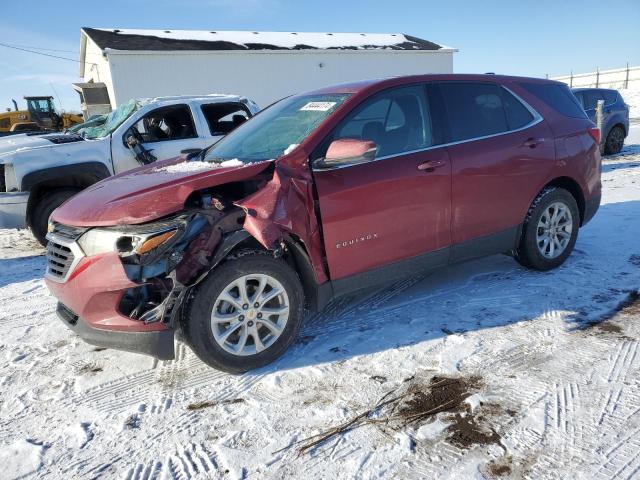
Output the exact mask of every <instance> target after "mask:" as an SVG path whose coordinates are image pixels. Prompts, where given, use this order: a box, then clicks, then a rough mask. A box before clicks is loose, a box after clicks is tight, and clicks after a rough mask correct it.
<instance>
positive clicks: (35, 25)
mask: <svg viewBox="0 0 640 480" xmlns="http://www.w3.org/2000/svg"><path fill="white" fill-rule="evenodd" d="M83 26H87V27H113V28H159V29H163V30H170V29H195V30H198V29H203V30H252V31H254V30H261V31H270V30H276V31H319V32H332V31H333V32H371V33H406V34H410V35H414V36H417V37H422V38H425V39H427V40H432V41H434V42H436V43H440V44H444V45H448V46H452V47H456V48H458V49H459V50H460V51H459V53H457V54H455V56H454V71H455V72H458V73H463V72H488V71H491V72H496V73H505V74H515V75H530V76H544V75H545V74H549V75H552V76H553V75H562V74H568V73H569V71H570V70H573V71H574V73H576V72H587V71H593V70H595V68H596V67H600V69H608V68H618V67H623V66H624V65H625V64H626V62H629V63H630V64H631V65H640V0H617V1H616V2H603V1H601V0H599V1H595V0H580V1H561V0H555V1H551V0H537V1H525V0H521V1H515V0H510V1H506V0H500V1H498V0H495V1H491V0H484V1H480V0H478V1H476V0H467V1H462V0H442V1H439V2H433V1H427V0H406V1H403V0H395V1H376V0H339V1H338V0H321V1H307V0H304V1H303V0H244V1H243V0H182V1H172V0H152V1H148V0H138V1H133V0H130V1H123V0H109V1H102V2H87V1H86V0H82V1H78V0H62V1H58V2H53V1H50V0H28V1H21V2H20V1H13V0H0V32H2V38H0V42H1V43H5V44H10V45H13V46H18V47H26V48H27V49H32V48H33V47H35V49H37V50H38V51H40V52H42V53H47V54H50V55H56V56H61V57H67V58H70V59H72V60H71V61H70V60H63V59H55V58H50V57H45V56H41V55H36V54H33V53H27V52H22V51H19V50H14V49H10V48H7V47H3V46H0V72H2V73H0V107H1V108H3V109H4V108H6V107H9V106H10V105H11V99H12V98H15V99H16V100H18V102H19V104H20V106H21V107H24V101H23V100H22V97H23V96H24V95H49V94H51V95H54V96H55V97H56V98H57V99H58V100H59V102H60V104H61V105H62V107H63V108H64V109H66V110H73V109H76V110H77V109H79V99H78V96H77V94H76V93H75V91H74V90H73V89H72V87H71V83H72V82H74V81H78V80H80V79H79V78H78V71H79V68H78V63H77V61H73V60H77V59H78V57H79V53H78V51H79V44H80V28H81V27H83ZM283 74H286V72H283ZM141 81H144V77H142V78H141ZM240 93H241V92H240Z"/></svg>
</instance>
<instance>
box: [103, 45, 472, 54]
mask: <svg viewBox="0 0 640 480" xmlns="http://www.w3.org/2000/svg"><path fill="white" fill-rule="evenodd" d="M102 51H103V52H104V53H105V54H107V55H164V54H171V55H179V54H184V55H193V54H205V53H209V54H210V53H216V54H236V53H242V54H265V53H268V54H277V55H281V54H285V53H294V54H310V53H318V52H322V53H334V54H337V53H389V52H392V53H411V54H416V53H455V52H458V51H459V50H458V49H457V48H452V47H443V48H439V49H438V50H418V49H416V50H399V49H393V48H367V49H350V48H326V49H322V48H309V49H280V50H267V49H264V50H195V49H194V50H116V49H113V48H109V47H107V48H103V49H102Z"/></svg>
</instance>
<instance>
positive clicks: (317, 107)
mask: <svg viewBox="0 0 640 480" xmlns="http://www.w3.org/2000/svg"><path fill="white" fill-rule="evenodd" d="M335 104H336V102H309V103H307V104H306V105H304V106H303V107H302V108H301V109H300V111H301V112H302V111H305V110H312V111H314V112H328V111H329V110H331V108H332V107H333V106H334V105H335Z"/></svg>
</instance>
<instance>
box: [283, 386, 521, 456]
mask: <svg viewBox="0 0 640 480" xmlns="http://www.w3.org/2000/svg"><path fill="white" fill-rule="evenodd" d="M403 383H405V385H403V387H401V388H399V389H395V390H391V391H389V392H387V394H385V395H384V396H383V397H382V398H381V399H380V400H379V401H378V403H377V404H376V405H375V406H374V407H373V408H371V409H369V410H366V411H365V412H362V413H360V414H359V415H356V416H355V417H353V418H351V419H350V420H348V421H346V422H344V423H342V424H340V425H337V426H335V427H331V428H329V429H327V430H325V431H323V432H321V433H319V434H317V435H313V436H311V437H308V438H305V439H303V440H300V441H298V442H296V443H294V444H292V445H289V446H287V447H285V448H283V449H282V450H287V449H289V448H292V447H297V450H298V454H299V455H302V454H305V453H307V452H309V451H311V450H312V449H314V448H316V447H319V446H321V445H322V444H324V443H325V442H327V441H329V440H331V439H333V438H335V437H336V436H339V435H343V434H345V433H347V432H349V431H351V430H355V429H357V428H360V427H363V426H365V425H373V426H376V427H378V428H380V429H382V430H383V431H388V430H391V431H395V432H398V431H403V430H405V429H407V428H409V429H411V428H416V427H420V426H421V425H424V424H428V423H431V422H434V421H436V420H437V419H438V415H442V418H443V419H444V420H445V421H446V422H448V423H450V425H449V426H448V427H447V428H446V430H445V432H446V440H447V441H449V442H450V443H451V444H453V445H455V446H457V447H459V448H468V447H471V446H473V445H478V444H479V445H489V444H494V443H500V440H501V439H500V435H498V433H496V431H495V430H494V429H493V428H491V427H490V425H489V423H490V420H491V419H492V418H493V417H494V416H496V415H501V414H502V413H504V412H503V410H502V409H501V408H500V406H499V405H494V404H483V403H482V402H480V405H479V408H478V409H476V410H475V411H474V410H473V409H472V408H471V406H470V405H469V404H468V403H466V402H465V400H466V399H467V398H469V397H470V396H471V395H473V394H474V393H476V392H477V391H478V390H479V389H480V388H481V386H482V380H481V379H480V377H477V376H471V377H446V376H434V377H432V378H431V379H430V380H429V382H428V383H427V382H422V381H420V380H417V379H416V377H411V378H409V379H406V381H405V382H403ZM508 414H509V415H512V412H508ZM282 450H279V451H278V452H280V451H282ZM278 452H274V453H278Z"/></svg>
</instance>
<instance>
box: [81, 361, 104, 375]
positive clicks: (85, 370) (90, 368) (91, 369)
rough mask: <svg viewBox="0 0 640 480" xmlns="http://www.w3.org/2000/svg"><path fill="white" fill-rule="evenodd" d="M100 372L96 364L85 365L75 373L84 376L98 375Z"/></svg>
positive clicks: (99, 367)
mask: <svg viewBox="0 0 640 480" xmlns="http://www.w3.org/2000/svg"><path fill="white" fill-rule="evenodd" d="M102 370H103V369H102V367H101V366H100V365H98V364H97V363H85V364H84V365H82V366H80V367H79V368H78V370H77V372H78V374H80V375H86V374H90V373H98V372H101V371H102Z"/></svg>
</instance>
